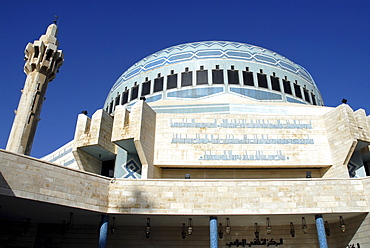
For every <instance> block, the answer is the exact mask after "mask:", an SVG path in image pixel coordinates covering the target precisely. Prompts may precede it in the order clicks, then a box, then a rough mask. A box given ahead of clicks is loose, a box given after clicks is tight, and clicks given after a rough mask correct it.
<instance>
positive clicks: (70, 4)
mask: <svg viewBox="0 0 370 248" xmlns="http://www.w3.org/2000/svg"><path fill="white" fill-rule="evenodd" d="M369 12H370V1H366V0H363V1H356V0H348V1H342V0H337V1H331V0H330V1H326V0H310V1H298V0H281V1H280V0H258V1H256V0H240V1H217V0H213V1H209V0H204V1H202V0H198V1H161V0H158V1H153V0H147V1H142V0H136V1H111V0H105V1H72V0H70V1H68V0H63V1H44V0H38V1H25V0H17V1H15V0H0V45H1V46H0V49H1V55H0V84H1V90H0V104H1V106H2V107H1V108H0V148H5V146H6V142H7V139H8V135H9V132H10V128H11V124H12V122H13V118H14V112H13V111H14V110H15V109H16V108H17V105H18V101H19V97H20V89H22V88H23V85H24V80H25V74H24V73H23V64H24V61H23V57H24V55H23V51H24V48H25V46H26V44H27V43H28V42H33V40H36V39H38V38H39V37H40V35H41V34H44V33H45V30H46V28H47V26H48V25H49V24H51V23H52V22H53V20H54V15H58V16H60V17H59V25H58V26H59V34H58V39H59V42H60V49H62V50H63V51H64V55H65V62H64V65H63V66H62V67H61V69H60V73H59V74H58V75H57V78H56V79H55V80H54V81H53V82H51V83H50V84H49V87H48V91H47V93H46V98H47V100H46V101H45V103H44V106H43V110H42V113H41V119H42V120H41V121H40V122H39V125H38V130H37V133H36V137H35V142H34V146H33V150H32V153H31V155H32V156H35V157H41V156H43V155H46V154H48V153H50V152H52V151H54V150H55V149H57V148H58V147H60V146H62V145H63V144H65V143H67V142H68V141H70V140H72V139H73V135H74V128H75V124H76V118H77V115H78V114H79V113H80V112H81V111H82V110H87V111H88V112H89V115H90V116H91V114H92V113H93V112H95V110H97V109H100V108H102V107H103V104H104V101H105V98H106V96H107V94H108V91H109V89H110V88H111V86H112V85H113V84H114V82H115V80H116V79H117V78H118V77H119V76H120V75H121V74H122V73H123V72H124V71H125V70H126V69H127V68H128V67H129V66H131V65H132V64H134V63H135V62H137V61H138V60H140V59H142V58H143V57H145V56H147V55H149V54H152V53H154V52H156V51H158V50H161V49H163V48H166V47H169V46H172V45H177V44H181V43H186V42H193V41H202V40H229V41H239V42H244V43H249V44H253V45H258V46H262V47H265V48H267V49H270V50H273V51H276V52H277V53H279V54H281V55H283V56H286V57H287V58H289V59H291V60H292V61H294V62H296V63H298V64H300V65H302V66H303V67H305V68H306V69H307V70H308V71H309V72H310V73H311V75H312V76H313V78H314V79H315V81H316V84H317V85H318V87H319V89H320V90H321V93H322V95H323V98H324V101H325V105H327V106H337V105H339V104H340V103H341V100H342V98H346V99H348V104H349V105H350V106H351V107H352V108H353V109H354V110H357V109H359V108H363V109H365V110H368V112H369V114H370V110H369V103H370V97H369V96H368V95H369V84H370V69H369V67H370V43H369V40H370V14H369Z"/></svg>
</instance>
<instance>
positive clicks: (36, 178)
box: [0, 150, 109, 212]
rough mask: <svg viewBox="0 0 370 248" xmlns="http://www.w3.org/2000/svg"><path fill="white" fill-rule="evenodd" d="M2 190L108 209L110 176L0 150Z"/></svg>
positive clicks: (0, 188) (90, 208) (62, 202)
mask: <svg viewBox="0 0 370 248" xmlns="http://www.w3.org/2000/svg"><path fill="white" fill-rule="evenodd" d="M0 171H1V175H2V182H1V187H0V194H1V195H5V196H15V197H19V198H24V199H29V200H35V201H41V202H48V203H54V204H59V205H65V206H70V207H76V208H82V209H88V210H95V211H101V212H106V211H107V205H108V195H109V180H108V179H107V178H104V177H102V176H99V175H96V174H92V173H87V172H83V171H79V170H74V169H70V168H67V167H63V166H59V165H55V164H51V163H47V162H43V161H41V160H38V159H35V158H30V157H28V156H22V155H19V154H14V153H11V152H7V151H4V150H0Z"/></svg>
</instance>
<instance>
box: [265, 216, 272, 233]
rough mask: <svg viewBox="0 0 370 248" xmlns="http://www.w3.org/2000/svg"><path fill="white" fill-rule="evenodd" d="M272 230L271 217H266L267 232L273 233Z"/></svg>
mask: <svg viewBox="0 0 370 248" xmlns="http://www.w3.org/2000/svg"><path fill="white" fill-rule="evenodd" d="M271 230H272V227H271V221H270V218H266V232H267V234H271Z"/></svg>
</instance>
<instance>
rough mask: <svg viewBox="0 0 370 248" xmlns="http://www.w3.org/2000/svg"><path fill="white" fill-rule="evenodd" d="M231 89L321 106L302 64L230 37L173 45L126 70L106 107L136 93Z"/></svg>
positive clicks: (198, 95) (182, 95)
mask: <svg viewBox="0 0 370 248" xmlns="http://www.w3.org/2000/svg"><path fill="white" fill-rule="evenodd" d="M222 94H229V95H230V94H231V95H234V96H239V97H243V98H246V99H248V100H251V101H256V102H288V103H301V104H310V105H323V100H322V98H321V94H320V92H319V90H318V88H317V86H316V84H315V82H314V80H313V78H312V77H311V75H310V74H309V72H308V71H307V70H306V69H305V68H303V67H302V66H300V65H298V64H296V63H294V62H292V61H291V60H289V59H287V58H285V57H283V56H281V55H279V54H277V53H276V52H273V51H270V50H268V49H265V48H262V47H258V46H254V45H250V44H245V43H240V42H229V41H203V42H193V43H186V44H181V45H177V46H172V47H169V48H166V49H163V50H161V51H158V52H156V53H154V54H151V55H149V56H147V57H145V58H143V59H142V60H140V61H139V62H137V63H135V64H134V65H133V66H131V67H130V68H129V69H127V70H126V71H125V72H124V73H123V74H122V75H121V76H120V77H119V78H118V80H117V81H116V82H115V84H114V85H113V87H112V88H111V90H110V92H109V94H108V96H107V98H106V101H105V103H104V109H105V110H106V111H108V112H109V113H113V112H114V106H116V105H128V107H130V106H132V104H134V103H135V102H136V101H138V100H139V99H140V97H145V98H146V102H148V103H150V102H155V101H161V100H190V101H197V100H200V99H204V98H209V97H213V96H216V95H222Z"/></svg>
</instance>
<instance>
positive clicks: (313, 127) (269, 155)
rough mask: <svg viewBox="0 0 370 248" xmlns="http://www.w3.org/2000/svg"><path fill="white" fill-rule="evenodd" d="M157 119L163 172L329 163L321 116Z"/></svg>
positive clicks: (157, 157)
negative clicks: (193, 168) (172, 168)
mask: <svg viewBox="0 0 370 248" xmlns="http://www.w3.org/2000/svg"><path fill="white" fill-rule="evenodd" d="M184 117H187V116H186V114H158V115H157V131H156V145H155V165H157V166H161V167H182V166H184V167H215V168H227V167H234V168H235V167H243V168H248V167H251V168H253V167H284V166H286V167H322V166H329V165H330V164H331V159H330V150H329V146H328V141H327V138H326V131H325V125H324V122H323V120H322V119H321V117H320V116H307V115H305V116H296V115H295V116H289V115H276V116H273V115H265V116H264V115H261V114H258V115H254V114H239V115H237V114H218V115H217V114H203V115H202V114H192V115H191V117H192V118H184Z"/></svg>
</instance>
